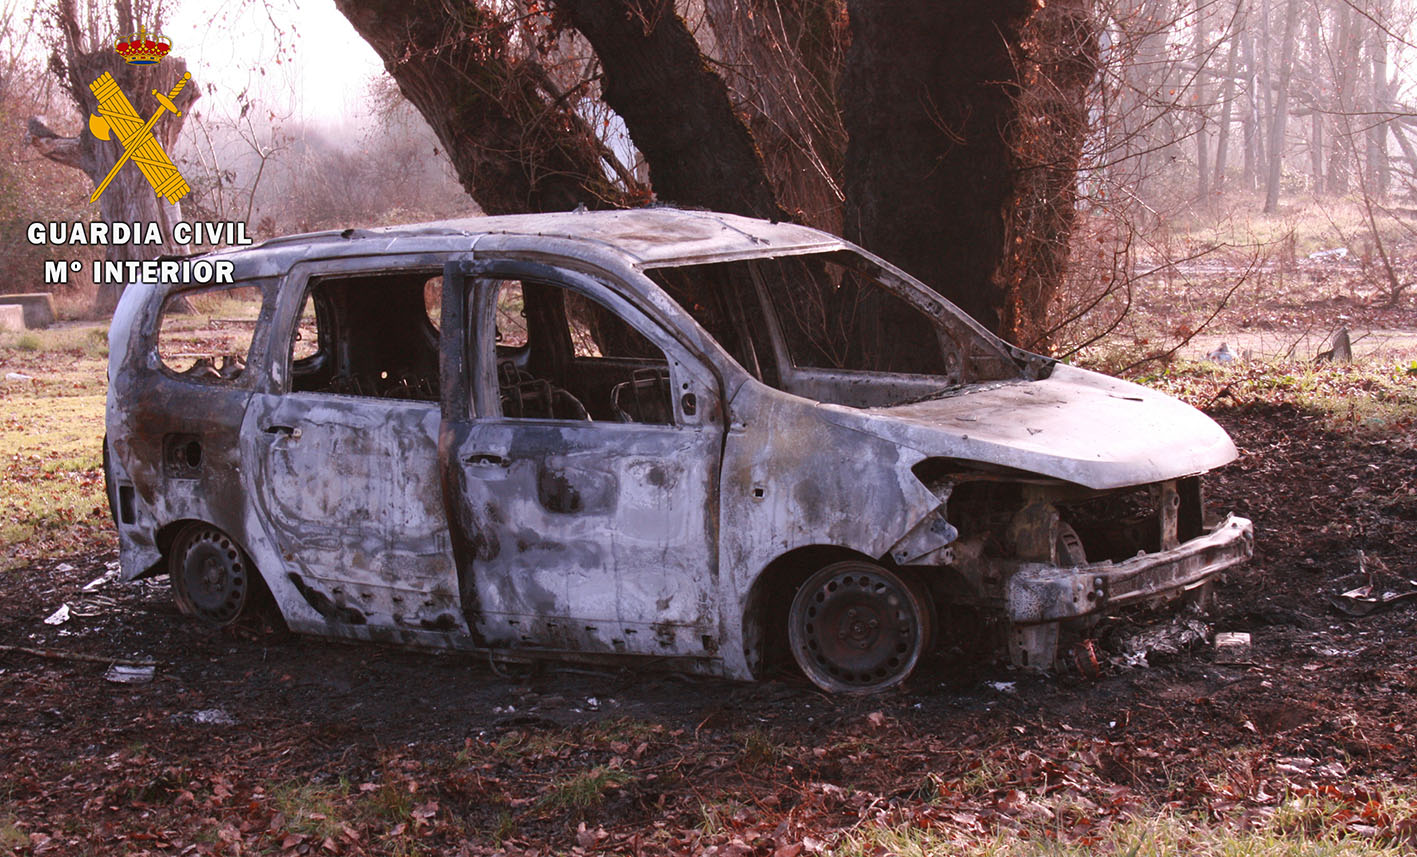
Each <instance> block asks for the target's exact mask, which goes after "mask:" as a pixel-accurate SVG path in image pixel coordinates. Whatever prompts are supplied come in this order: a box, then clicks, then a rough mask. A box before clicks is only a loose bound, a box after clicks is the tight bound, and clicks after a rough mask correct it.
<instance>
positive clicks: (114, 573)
mask: <svg viewBox="0 0 1417 857" xmlns="http://www.w3.org/2000/svg"><path fill="white" fill-rule="evenodd" d="M112 565H113V566H114V567H113V568H109V569H108V570H107V571H105V572H104V573H103V575H102V576H101V577H95V578H94V579H93V580H90V581H89V582H88V583H85V584H84V588H83V589H81V590H79V591H80V592H96V591H97V590H99V589H101V588H102V587H103V586H105V585H107V584H109V583H112V582H113V581H115V580H117V579H118V568H117V565H118V563H116V562H115V563H113V564H112Z"/></svg>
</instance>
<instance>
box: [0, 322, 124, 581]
mask: <svg viewBox="0 0 1417 857" xmlns="http://www.w3.org/2000/svg"><path fill="white" fill-rule="evenodd" d="M26 338H29V339H30V340H32V342H33V344H34V345H35V347H34V348H33V349H32V350H26V349H24V348H22V347H21V346H22V345H24V344H25V340H26ZM107 342H108V329H107V328H106V327H105V326H103V325H101V324H87V325H69V326H66V327H53V328H50V329H48V330H43V331H30V332H27V333H25V334H21V335H20V336H14V335H8V334H6V335H0V362H3V363H4V365H5V368H6V374H7V375H8V374H15V375H19V376H23V377H20V378H13V379H10V378H7V379H5V380H3V381H0V479H3V480H4V482H5V491H4V492H3V494H0V571H3V570H6V569H10V568H16V567H19V566H23V565H27V564H29V563H31V562H34V561H35V560H37V559H40V558H43V557H46V556H61V555H65V554H73V553H77V552H88V551H97V550H105V549H109V548H111V547H112V546H113V542H114V533H113V527H112V523H111V520H110V518H109V515H108V499H107V497H106V496H105V494H104V486H103V432H104V400H105V397H106V395H107V383H106V371H107V363H106V359H105V358H106V355H107V351H108V345H107Z"/></svg>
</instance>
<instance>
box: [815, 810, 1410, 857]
mask: <svg viewBox="0 0 1417 857" xmlns="http://www.w3.org/2000/svg"><path fill="white" fill-rule="evenodd" d="M1280 817H1281V813H1278V812H1277V813H1275V814H1274V816H1273V817H1272V818H1271V819H1270V820H1269V821H1267V822H1254V823H1252V825H1244V824H1241V823H1238V822H1237V823H1235V824H1227V823H1218V822H1214V821H1207V820H1201V819H1197V818H1194V817H1190V816H1182V815H1176V814H1171V813H1160V814H1157V815H1154V816H1148V817H1145V818H1141V817H1135V818H1132V819H1129V820H1124V821H1121V822H1120V823H1118V824H1117V825H1116V826H1115V827H1113V828H1111V829H1110V830H1105V831H1103V832H1101V833H1091V834H1088V835H1084V836H1080V837H1076V838H1073V837H1071V836H1070V835H1069V833H1068V831H1067V830H1066V829H1064V826H1063V825H1059V824H1034V825H1024V826H1023V827H1022V829H1020V830H1017V831H998V832H996V833H994V834H991V835H985V836H980V835H978V834H977V833H972V832H967V831H961V830H956V829H953V828H950V827H948V826H932V827H929V828H923V827H920V826H915V825H900V826H894V827H883V826H876V825H867V826H863V827H860V828H857V829H855V830H853V831H851V832H849V833H847V834H846V835H845V836H844V837H843V838H842V840H841V841H840V842H838V843H837V844H836V845H835V847H833V848H830V849H828V850H827V852H826V853H827V854H830V855H833V857H875V855H880V854H892V855H896V857H935V855H960V857H986V855H987V857H1044V856H1045V855H1046V856H1047V857H1090V855H1095V854H1115V855H1125V857H1358V855H1383V854H1392V855H1398V854H1407V853H1410V851H1408V850H1406V849H1404V847H1403V846H1402V845H1401V844H1399V843H1395V842H1391V841H1387V840H1385V839H1383V838H1382V837H1381V836H1379V837H1373V836H1370V835H1364V834H1362V833H1357V832H1355V833H1347V832H1345V831H1344V830H1343V829H1339V828H1331V829H1328V830H1325V831H1322V832H1313V833H1305V832H1303V831H1298V830H1290V829H1286V828H1285V827H1284V825H1282V824H1280V823H1279V822H1278V820H1279V819H1280Z"/></svg>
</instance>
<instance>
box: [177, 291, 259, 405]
mask: <svg viewBox="0 0 1417 857" xmlns="http://www.w3.org/2000/svg"><path fill="white" fill-rule="evenodd" d="M264 306H265V301H264V292H263V291H262V289H261V288H260V287H258V286H228V287H225V288H218V289H206V290H202V291H186V292H178V293H176V294H172V295H169V296H168V297H167V299H166V300H165V301H163V305H162V314H161V316H160V321H159V327H158V337H157V353H158V359H159V360H161V361H162V365H163V368H165V369H166V370H167V371H168V372H170V373H172V374H174V375H177V376H179V377H181V378H182V379H184V380H187V381H195V382H197V383H202V384H231V383H235V382H236V381H238V380H239V379H240V378H241V376H242V375H243V374H244V373H245V371H246V362H247V360H249V359H250V355H251V342H252V339H253V338H254V337H255V334H256V327H257V323H258V322H259V320H260V318H261V313H262V310H263V308H264Z"/></svg>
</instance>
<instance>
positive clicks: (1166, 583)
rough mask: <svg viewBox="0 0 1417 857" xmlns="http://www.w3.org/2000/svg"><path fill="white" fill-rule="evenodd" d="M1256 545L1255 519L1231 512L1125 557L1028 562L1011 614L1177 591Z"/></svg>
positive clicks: (1062, 611)
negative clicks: (1066, 564) (1061, 563)
mask: <svg viewBox="0 0 1417 857" xmlns="http://www.w3.org/2000/svg"><path fill="white" fill-rule="evenodd" d="M1254 550H1255V529H1254V525H1253V524H1251V523H1250V522H1249V520H1248V519H1246V518H1240V517H1236V516H1235V515H1230V516H1229V517H1227V518H1226V519H1225V521H1224V522H1223V523H1221V524H1220V525H1219V526H1217V527H1216V528H1215V529H1213V530H1211V531H1210V532H1209V533H1207V534H1206V535H1203V536H1199V537H1197V538H1194V539H1191V540H1190V541H1188V542H1186V543H1185V544H1183V545H1180V546H1178V547H1176V548H1173V549H1171V550H1167V551H1161V552H1159V553H1149V554H1140V555H1138V556H1136V557H1133V558H1132V559H1129V560H1125V561H1123V562H1118V563H1113V562H1103V563H1097V564H1095V565H1084V566H1079V567H1077V568H1058V567H1056V566H1051V565H1040V564H1028V565H1024V566H1023V567H1021V568H1020V569H1019V570H1018V571H1017V572H1015V573H1014V575H1013V576H1012V577H1010V578H1009V582H1008V589H1007V595H1006V598H1007V610H1008V616H1009V620H1010V621H1011V622H1013V623H1015V624H1018V625H1029V624H1035V623H1038V622H1056V621H1058V620H1060V619H1075V618H1077V617H1079V616H1087V615H1089V614H1092V613H1097V612H1099V611H1102V610H1105V609H1109V608H1112V607H1121V606H1123V605H1126V604H1131V603H1134V602H1137V601H1146V600H1149V599H1152V598H1159V597H1166V596H1169V595H1175V594H1178V593H1180V592H1184V591H1186V590H1188V589H1193V588H1195V587H1197V586H1200V585H1201V584H1203V583H1205V582H1206V581H1207V580H1210V579H1211V578H1212V577H1214V576H1215V575H1217V574H1219V573H1220V572H1222V571H1224V570H1225V569H1227V568H1230V567H1231V566H1233V565H1238V564H1240V563H1242V562H1244V561H1245V560H1247V559H1249V558H1250V557H1251V556H1252V555H1253V554H1254Z"/></svg>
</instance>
